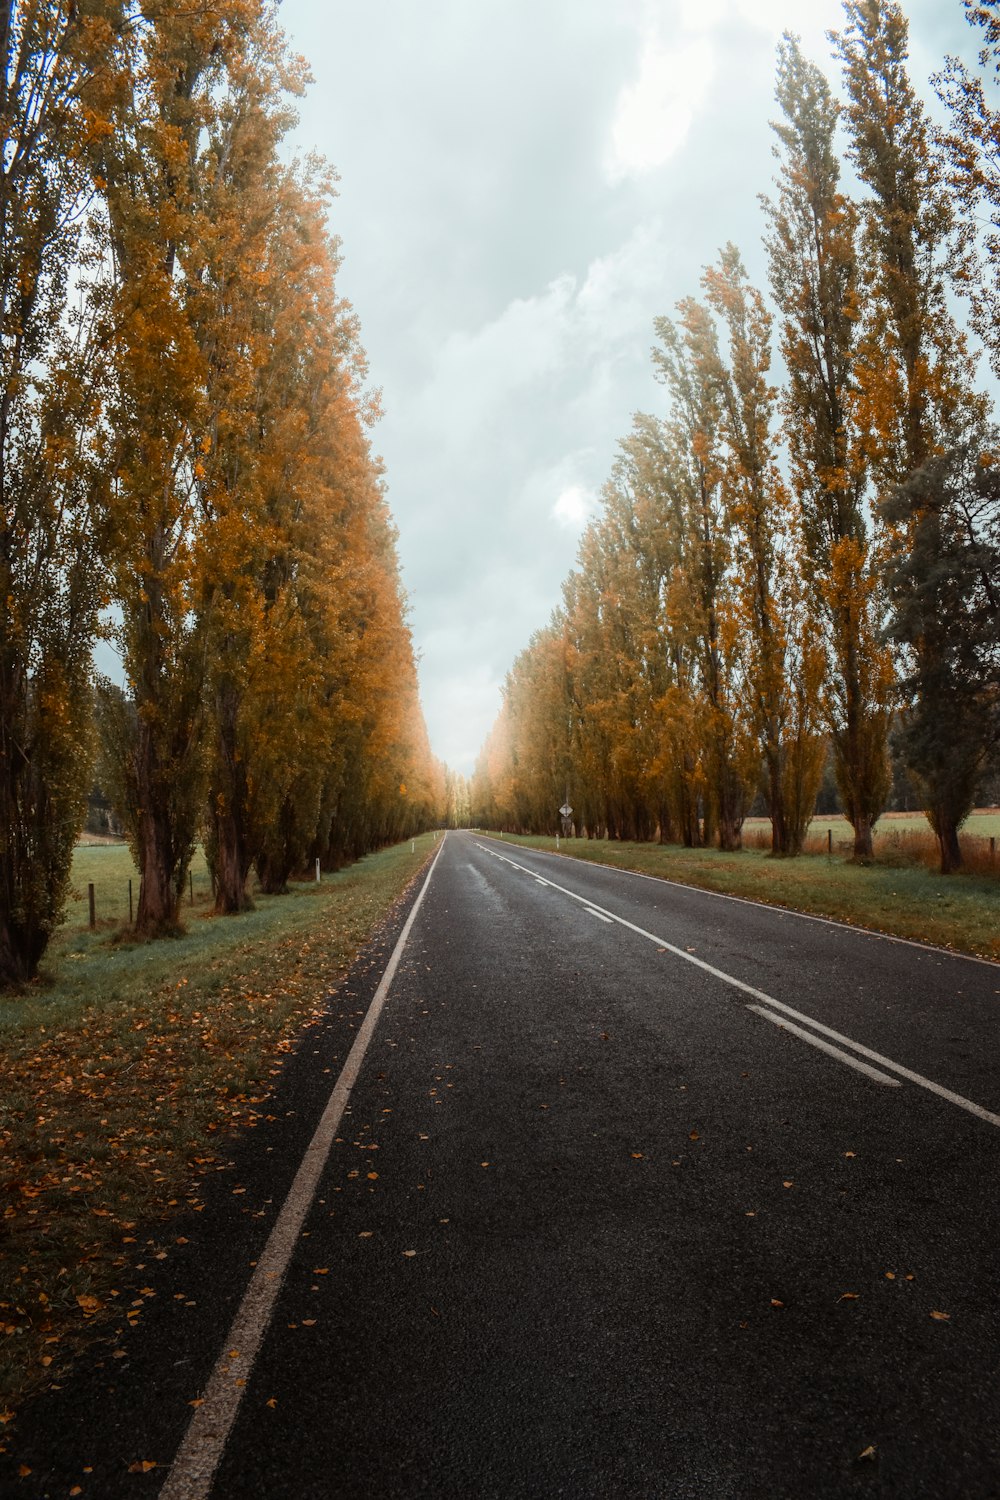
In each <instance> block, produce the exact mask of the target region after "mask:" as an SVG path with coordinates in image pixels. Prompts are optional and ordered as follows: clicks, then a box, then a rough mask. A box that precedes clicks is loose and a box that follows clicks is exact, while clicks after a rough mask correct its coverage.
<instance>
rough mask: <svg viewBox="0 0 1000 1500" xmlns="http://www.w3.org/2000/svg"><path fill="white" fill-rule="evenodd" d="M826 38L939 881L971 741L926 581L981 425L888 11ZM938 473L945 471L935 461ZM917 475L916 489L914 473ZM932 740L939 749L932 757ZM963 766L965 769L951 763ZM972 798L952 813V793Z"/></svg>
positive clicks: (898, 631) (898, 32)
mask: <svg viewBox="0 0 1000 1500" xmlns="http://www.w3.org/2000/svg"><path fill="white" fill-rule="evenodd" d="M844 10H845V13H846V21H847V24H846V25H845V26H844V28H843V29H842V30H841V31H840V32H839V33H837V34H836V36H835V38H834V40H835V43H836V47H837V51H838V53H839V55H840V58H841V60H842V63H843V70H844V83H845V88H846V91H847V105H846V110H845V113H846V120H847V125H848V132H849V137H850V156H851V160H852V162H853V164H854V167H855V170H856V172H857V174H858V177H859V179H860V181H861V182H862V184H863V185H864V187H865V188H866V189H867V191H868V197H867V198H866V200H865V202H864V203H863V205H862V223H863V230H862V243H863V247H864V264H865V267H866V276H865V285H864V297H863V306H862V319H861V333H860V338H859V348H858V383H859V390H860V397H861V399H860V400H859V402H858V411H859V417H861V418H862V419H863V420H864V427H865V433H866V446H867V448H868V454H869V460H870V463H871V469H872V474H873V478H874V480H875V486H876V496H877V500H878V502H879V503H880V504H881V505H882V508H883V514H884V515H885V516H886V517H887V518H889V519H891V521H892V531H891V534H890V543H891V552H890V558H889V587H890V590H891V593H892V596H893V608H894V612H893V619H892V624H891V629H892V633H893V635H894V637H895V638H896V639H897V640H898V641H900V642H902V643H904V644H905V648H906V654H907V685H908V693H907V700H908V701H907V702H906V704H905V707H904V714H905V716H906V717H908V718H909V720H910V721H911V726H912V725H913V724H915V723H919V725H920V730H919V735H917V737H916V738H914V737H913V735H912V734H911V735H909V736H907V735H905V734H904V739H903V743H904V745H905V744H907V743H909V744H910V745H911V746H912V745H915V744H917V743H918V741H919V744H920V746H921V749H920V754H919V762H920V764H919V766H918V765H917V764H914V765H913V767H912V768H913V770H914V771H916V772H917V774H918V778H919V781H920V784H921V786H922V788H923V791H924V800H925V807H926V811H927V814H928V817H929V819H930V822H931V826H932V827H933V829H934V832H935V834H936V836H937V840H938V845H939V849H940V854H941V869H942V872H947V871H949V870H951V869H954V868H956V867H957V866H958V864H960V862H961V851H960V848H959V844H958V828H959V826H960V824H961V822H962V821H963V819H964V817H965V815H966V813H967V811H968V810H969V807H971V805H972V790H971V789H972V788H973V787H974V785H975V779H976V777H975V767H976V765H977V764H978V762H979V761H980V760H981V757H982V746H981V744H980V743H978V742H976V743H969V742H962V741H961V740H959V741H957V742H956V741H955V739H954V720H953V705H954V691H955V689H956V687H957V679H956V678H955V677H954V675H953V674H951V673H950V672H949V666H948V663H949V662H952V663H954V662H955V661H956V660H957V655H956V647H957V644H958V642H959V641H960V638H961V637H962V636H963V635H964V633H965V631H966V621H965V619H964V618H963V613H964V612H963V611H962V610H961V609H957V610H956V609H952V610H951V612H950V613H949V614H948V615H947V616H946V617H944V618H942V616H941V614H940V610H941V608H942V606H944V605H945V604H946V603H947V601H948V598H949V590H948V589H943V590H942V588H940V587H939V586H938V583H937V582H935V574H936V570H937V562H936V558H937V557H938V556H939V554H940V553H941V551H942V550H944V549H946V547H947V541H946V537H947V534H948V533H949V531H950V530H951V523H950V521H949V520H948V517H947V511H948V509H949V501H948V497H949V493H951V495H952V496H953V497H954V489H953V487H951V486H949V485H948V484H944V486H942V483H941V480H942V477H943V476H944V475H946V474H947V473H948V472H949V469H953V467H954V463H955V460H956V458H957V455H958V454H959V453H960V452H962V451H963V450H965V449H967V448H968V447H969V446H970V445H971V446H972V447H976V446H981V442H982V440H981V437H980V432H981V429H982V425H983V423H984V421H985V417H986V405H985V402H984V400H983V398H982V397H981V396H979V395H977V394H976V392H975V390H974V384H973V379H974V367H973V362H972V360H971V359H970V357H969V355H968V353H967V350H966V346H965V341H964V339H963V337H962V335H961V334H960V332H959V330H958V329H957V327H956V325H955V322H954V319H953V318H952V316H951V313H950V310H949V308H948V303H947V298H946V265H947V260H948V249H949V245H948V239H949V233H950V229H951V209H950V205H949V202H948V198H947V195H946V193H945V192H944V190H943V184H942V182H941V177H940V172H939V168H938V165H937V163H936V161H935V158H934V153H933V151H932V149H931V138H930V127H929V123H928V120H927V115H926V111H925V109H924V106H923V104H922V102H921V101H920V100H919V99H918V98H917V96H916V94H915V93H914V90H913V87H912V85H911V83H910V79H909V76H908V73H907V68H906V62H907V44H908V28H907V23H906V18H905V16H904V15H903V12H902V10H901V9H900V7H899V5H898V4H896V3H895V0H845V5H844ZM942 462H943V466H944V467H943V468H942V467H941V464H942ZM918 475H923V476H924V482H918V481H917V476H918ZM933 740H936V741H937V743H938V749H937V750H936V751H933V750H931V749H930V748H929V746H930V743H931V741H933ZM963 758H964V759H965V760H966V761H967V762H968V764H967V768H966V769H965V771H964V772H962V773H958V772H957V769H956V763H957V761H958V760H960V759H963ZM959 785H964V786H966V787H968V788H970V790H969V793H968V803H967V806H966V807H965V808H964V810H963V809H960V808H959V806H958V803H957V801H956V795H955V789H956V787H957V786H959Z"/></svg>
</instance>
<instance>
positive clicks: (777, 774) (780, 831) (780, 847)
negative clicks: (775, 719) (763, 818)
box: [767, 752, 791, 854]
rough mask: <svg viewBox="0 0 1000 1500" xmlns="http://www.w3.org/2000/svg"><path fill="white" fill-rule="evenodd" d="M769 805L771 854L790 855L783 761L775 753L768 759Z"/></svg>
mask: <svg viewBox="0 0 1000 1500" xmlns="http://www.w3.org/2000/svg"><path fill="white" fill-rule="evenodd" d="M767 803H768V813H769V814H770V818H771V853H772V854H788V853H789V852H791V851H790V850H789V847H788V842H789V839H788V832H789V830H788V824H787V822H786V819H785V796H784V790H783V788H782V785H781V761H780V759H779V757H778V755H776V754H774V753H773V752H772V753H771V754H769V755H768V757H767Z"/></svg>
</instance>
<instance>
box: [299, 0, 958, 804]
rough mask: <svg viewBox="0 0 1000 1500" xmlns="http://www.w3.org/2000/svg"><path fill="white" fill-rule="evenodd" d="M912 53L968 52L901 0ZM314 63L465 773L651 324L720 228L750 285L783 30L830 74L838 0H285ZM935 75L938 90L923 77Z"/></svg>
mask: <svg viewBox="0 0 1000 1500" xmlns="http://www.w3.org/2000/svg"><path fill="white" fill-rule="evenodd" d="M905 9H906V12H907V14H908V16H909V19H910V26H911V35H910V41H911V72H912V77H913V79H914V81H915V82H916V83H917V84H918V85H919V86H921V87H923V86H924V84H925V81H926V79H927V76H928V74H929V73H930V72H931V71H932V70H933V69H934V68H935V67H937V66H938V65H939V64H940V61H941V58H942V56H943V54H944V53H945V52H946V51H961V52H962V53H963V54H964V55H966V56H971V55H973V54H974V51H975V38H974V37H973V34H972V33H971V31H970V29H969V27H968V25H967V24H966V22H965V20H964V15H963V11H962V6H961V3H960V0H909V3H908V4H906V6H905ZM281 14H282V18H283V24H284V26H285V28H286V31H287V33H288V35H289V39H290V41H291V43H292V45H293V47H294V48H295V50H297V51H300V52H302V53H303V54H304V55H305V56H306V57H307V58H308V59H309V62H310V64H311V67H312V71H313V75H314V78H315V83H314V85H313V87H312V89H311V90H310V92H309V94H308V96H307V98H306V100H305V101H304V102H303V104H302V108H301V124H300V127H299V130H298V136H297V139H298V141H299V142H300V143H301V145H302V147H303V148H304V149H309V148H314V149H317V150H319V151H321V152H322V153H323V154H324V155H325V156H326V157H327V158H328V159H329V160H330V161H331V162H332V163H333V165H334V166H335V167H336V169H337V171H338V172H339V174H340V179H341V181H340V197H339V199H338V201H337V203H336V205H335V207H334V212H333V216H332V223H333V228H334V230H335V231H336V233H338V234H339V235H340V236H341V239H342V242H343V254H344V265H343V269H342V271H341V277H340V289H341V292H342V294H343V295H345V296H346V297H347V298H348V299H349V300H350V301H351V302H352V303H353V304H354V307H355V309H356V311H357V313H358V315H359V317H360V320H361V330H362V339H363V342H364V345H365V347H366V349H367V351H368V355H369V361H370V379H371V384H372V385H373V386H377V387H380V388H381V390H382V393H383V405H384V412H385V415H384V417H383V419H382V421H381V422H380V424H379V426H378V427H377V429H376V430H375V434H374V444H375V448H376V450H377V451H378V452H379V453H380V454H381V455H382V457H383V458H384V460H385V464H386V477H387V482H388V486H389V500H390V504H391V507H392V511H393V515H394V516H395V520H396V524H397V526H398V528H399V554H400V559H401V562H402V567H403V576H404V582H405V585H406V589H407V592H408V595H409V599H410V606H411V624H412V627H413V634H414V641H415V644H416V648H417V651H418V652H419V654H420V658H421V661H420V680H421V696H422V701H423V706H424V713H425V716H426V719H427V725H428V729H429V731H430V736H431V744H432V746H433V748H434V751H435V753H436V754H438V755H439V756H441V757H442V758H443V759H444V760H446V761H447V762H448V764H449V765H450V766H452V767H453V768H454V769H456V770H459V771H462V772H464V773H466V774H468V773H469V772H470V771H471V769H472V765H473V762H474V760H475V757H476V754H477V751H478V750H479V747H480V746H481V744H482V741H483V739H484V737H485V735H486V733H487V731H488V730H489V727H490V725H491V723H492V722H493V719H494V718H495V716H496V714H497V711H498V709H499V706H500V685H501V683H502V681H503V677H504V674H505V672H506V671H507V669H508V667H509V666H510V664H511V662H512V661H513V658H514V656H515V655H516V654H517V652H518V651H519V650H520V649H521V648H522V647H523V646H525V645H526V644H527V642H528V639H529V637H530V636H531V634H532V632H533V631H534V630H536V629H538V628H539V627H540V626H542V625H544V624H545V623H546V622H547V620H548V618H549V616H550V614H551V611H552V609H553V608H554V607H555V606H556V605H557V604H558V603H559V600H560V585H561V583H562V580H563V578H564V577H565V575H566V573H567V572H568V571H569V569H570V568H571V567H572V566H573V563H574V561H575V558H576V548H577V542H578V539H579V535H580V532H581V530H582V528H583V525H584V524H585V522H586V520H587V518H588V516H590V515H591V514H593V512H594V509H595V507H596V505H597V502H598V496H599V492H600V488H601V485H602V484H603V483H604V481H605V479H606V478H607V476H608V473H609V471H610V468H611V463H612V460H613V458H614V454H615V447H616V444H617V442H618V439H619V438H620V437H622V436H624V435H625V434H626V433H627V432H628V430H629V427H630V425H631V418H632V413H633V412H635V411H637V410H646V411H650V410H652V411H655V410H658V409H659V408H660V405H661V398H662V392H661V390H660V388H659V387H658V386H657V385H656V384H655V382H654V381H653V379H652V376H651V374H650V361H649V350H650V347H651V345H652V341H653V332H652V324H653V319H654V318H655V317H656V316H657V315H659V314H661V313H669V312H670V311H671V310H672V308H673V305H674V303H675V302H676V301H677V300H678V298H680V297H682V296H685V295H688V294H690V293H696V292H697V290H698V278H699V275H700V272H701V268H702V266H703V265H705V264H706V263H707V262H709V261H711V260H713V259H714V258H715V257H716V255H717V253H718V250H719V248H720V246H721V245H723V244H724V243H725V242H726V241H727V240H733V241H735V242H736V244H737V245H739V247H740V249H741V250H742V252H743V255H744V259H745V260H746V262H747V265H748V267H749V270H750V273H751V275H752V276H754V278H755V279H757V280H758V281H760V282H763V280H764V276H765V268H764V262H763V256H762V252H761V249H760V237H761V232H762V221H761V214H760V209H759V206H758V203H757V194H758V193H760V192H762V191H767V190H768V187H769V184H770V180H771V176H772V172H773V168H774V163H773V160H772V157H771V154H770V152H771V140H772V135H771V131H770V129H769V125H768V121H769V120H770V119H771V118H773V116H774V113H775V106H774V102H773V78H774V48H775V44H776V42H777V39H778V37H779V35H780V33H781V31H782V30H783V29H785V28H791V29H793V30H795V31H797V32H798V33H799V35H800V36H801V37H802V39H803V43H804V45H805V48H806V50H807V52H808V53H809V55H810V56H812V57H813V58H814V59H815V60H816V61H817V62H819V63H820V64H821V65H823V66H824V67H826V68H827V70H828V74H829V76H830V77H831V79H832V80H833V81H834V82H836V78H837V74H836V67H835V64H834V63H833V61H832V60H831V59H830V57H829V50H830V49H829V45H828V43H827V42H826V39H825V30H826V29H827V28H829V27H835V26H837V25H839V24H840V19H841V16H842V12H841V9H840V5H839V0H422V3H418V0H284V4H283V6H282V11H281ZM926 92H927V93H928V94H929V92H930V91H929V89H928V90H926Z"/></svg>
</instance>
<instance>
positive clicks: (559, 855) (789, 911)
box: [479, 844, 1000, 969]
mask: <svg viewBox="0 0 1000 1500" xmlns="http://www.w3.org/2000/svg"><path fill="white" fill-rule="evenodd" d="M479 847H480V849H483V848H485V847H486V846H485V845H484V844H480V846H479ZM526 847H527V848H529V849H531V852H532V854H540V855H541V856H542V858H543V859H544V858H546V856H547V857H549V858H550V859H566V860H576V862H577V864H581V865H592V866H593V867H594V869H595V870H610V871H611V872H612V873H613V874H615V875H631V877H632V879H633V880H652V881H654V882H655V883H656V884H657V885H668V886H673V885H675V886H677V888H678V890H682V891H690V892H691V893H692V895H695V896H714V898H715V900H716V901H736V902H738V903H739V905H740V906H755V907H756V908H757V910H758V911H761V910H763V911H769V912H776V913H777V914H778V915H779V916H782V917H795V918H797V919H798V920H799V921H800V922H819V924H820V926H822V927H836V928H837V929H838V930H839V931H840V932H850V933H853V934H854V935H855V936H856V937H870V938H876V939H877V940H878V941H879V942H880V943H901V944H902V945H903V947H904V948H919V949H920V951H921V952H922V953H940V954H941V956H942V958H955V959H958V960H959V961H960V962H961V963H966V964H988V965H989V967H990V968H991V969H996V968H1000V964H998V963H997V960H996V959H995V958H983V956H982V954H980V953H959V952H957V951H956V949H954V948H943V947H942V946H941V944H940V943H925V942H922V941H921V940H920V939H919V938H905V937H897V936H896V934H895V933H893V932H879V931H878V930H877V929H876V928H874V927H858V926H856V924H855V923H853V922H839V921H838V920H837V918H836V917H820V916H817V915H816V913H815V912H811V911H796V910H795V907H794V906H779V905H778V903H777V902H776V901H755V900H754V898H753V897H752V896H732V895H730V894H729V893H728V892H727V891H712V890H709V889H708V887H707V886H704V885H691V884H690V882H689V881H687V880H675V879H674V877H673V876H672V875H647V874H646V872H645V870H626V868H625V867H624V865H607V864H605V863H604V861H603V860H601V859H584V858H583V857H582V856H580V855H576V854H567V853H565V851H563V850H559V851H558V852H557V851H556V850H553V849H534V848H532V846H531V845H530V844H529V845H527V846H526Z"/></svg>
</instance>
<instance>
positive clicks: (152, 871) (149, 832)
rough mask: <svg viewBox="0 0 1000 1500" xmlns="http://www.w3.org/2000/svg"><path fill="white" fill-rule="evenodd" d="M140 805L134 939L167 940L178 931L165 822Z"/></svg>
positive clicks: (167, 831)
mask: <svg viewBox="0 0 1000 1500" xmlns="http://www.w3.org/2000/svg"><path fill="white" fill-rule="evenodd" d="M158 811H159V810H158V809H157V808H155V807H149V806H148V805H144V806H143V808H142V809H141V810H140V812H139V816H138V819H137V822H138V828H139V848H140V870H139V905H138V907H137V908H136V914H135V928H134V931H135V934H136V936H137V937H145V938H155V937H170V936H173V935H176V933H177V932H178V931H179V930H180V924H179V922H178V918H177V907H178V893H177V885H176V881H175V876H174V868H175V861H174V858H173V850H172V839H171V830H170V824H169V819H168V818H166V817H163V816H158Z"/></svg>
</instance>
